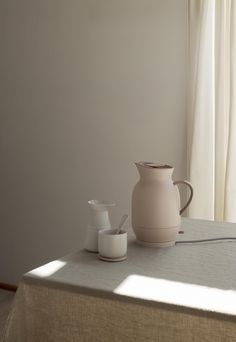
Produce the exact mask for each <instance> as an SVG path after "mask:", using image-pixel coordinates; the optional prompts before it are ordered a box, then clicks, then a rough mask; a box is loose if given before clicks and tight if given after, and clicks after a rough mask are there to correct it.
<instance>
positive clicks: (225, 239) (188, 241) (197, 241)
mask: <svg viewBox="0 0 236 342" xmlns="http://www.w3.org/2000/svg"><path fill="white" fill-rule="evenodd" d="M232 240H236V237H235V236H234V237H219V238H212V239H200V240H185V241H184V240H183V241H176V243H175V244H176V245H181V244H188V243H189V244H190V243H202V242H211V241H225V242H233V241H232Z"/></svg>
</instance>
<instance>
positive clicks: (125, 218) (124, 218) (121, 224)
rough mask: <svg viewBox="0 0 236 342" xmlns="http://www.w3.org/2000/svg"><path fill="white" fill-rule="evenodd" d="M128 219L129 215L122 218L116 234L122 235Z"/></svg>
mask: <svg viewBox="0 0 236 342" xmlns="http://www.w3.org/2000/svg"><path fill="white" fill-rule="evenodd" d="M128 217H129V215H127V214H125V215H123V216H122V218H121V221H120V224H119V227H118V228H117V230H116V232H115V234H120V233H121V230H122V228H123V226H124V224H125V222H126V220H127V218H128Z"/></svg>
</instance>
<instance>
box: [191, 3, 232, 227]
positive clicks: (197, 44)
mask: <svg viewBox="0 0 236 342" xmlns="http://www.w3.org/2000/svg"><path fill="white" fill-rule="evenodd" d="M189 60H190V63H189V87H188V89H189V97H188V99H189V108H188V114H189V116H188V119H189V121H188V162H189V163H188V166H189V178H190V181H191V182H192V184H193V187H194V190H195V196H194V199H193V201H192V203H191V205H190V209H189V216H190V217H194V218H204V219H210V220H217V221H229V222H236V0H189Z"/></svg>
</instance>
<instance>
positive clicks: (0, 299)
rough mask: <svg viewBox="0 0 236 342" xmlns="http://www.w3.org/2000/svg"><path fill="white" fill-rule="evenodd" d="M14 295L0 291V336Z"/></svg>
mask: <svg viewBox="0 0 236 342" xmlns="http://www.w3.org/2000/svg"><path fill="white" fill-rule="evenodd" d="M14 295H15V293H14V292H10V291H5V290H1V289H0V336H1V332H2V331H3V327H4V325H5V321H6V319H7V315H8V313H9V310H10V307H11V303H12V300H13V298H14Z"/></svg>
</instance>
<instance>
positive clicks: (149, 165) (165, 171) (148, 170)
mask: <svg viewBox="0 0 236 342" xmlns="http://www.w3.org/2000/svg"><path fill="white" fill-rule="evenodd" d="M134 164H135V165H136V167H137V169H138V172H139V175H140V178H143V177H145V178H146V177H148V178H150V177H151V178H158V179H166V178H169V177H171V176H172V173H173V171H174V168H173V166H171V165H167V164H159V163H155V162H146V161H140V162H135V163H134Z"/></svg>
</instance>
